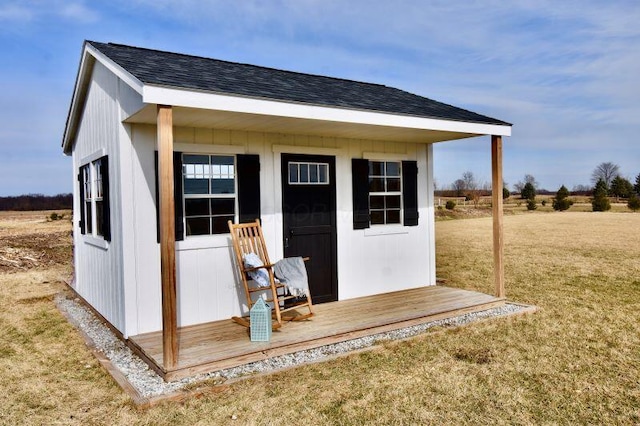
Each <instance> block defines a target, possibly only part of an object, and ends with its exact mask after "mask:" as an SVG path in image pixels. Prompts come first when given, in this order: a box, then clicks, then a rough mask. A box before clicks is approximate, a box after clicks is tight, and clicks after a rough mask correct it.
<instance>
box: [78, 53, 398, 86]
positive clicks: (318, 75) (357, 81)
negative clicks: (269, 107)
mask: <svg viewBox="0 0 640 426" xmlns="http://www.w3.org/2000/svg"><path fill="white" fill-rule="evenodd" d="M87 43H90V44H101V45H105V44H106V45H107V46H117V47H126V48H129V49H138V50H146V51H148V52H158V53H164V54H168V55H175V56H183V57H185V56H186V57H190V58H196V59H205V60H207V61H216V62H224V63H226V64H232V65H240V66H243V67H250V68H260V69H265V70H271V71H277V72H282V73H287V74H297V75H305V76H309V77H317V78H324V79H331V80H338V81H346V82H349V83H357V84H366V85H369V86H378V87H386V88H388V89H396V90H401V89H397V88H395V87H392V86H387V85H385V84H380V83H371V82H368V81H361V80H353V79H350V78H342V77H333V76H329V75H322V74H312V73H308V72H300V71H292V70H285V69H282V68H274V67H267V66H264V65H255V64H248V63H245V62H235V61H228V60H226V59H218V58H211V57H207V56H201V55H195V54H191V53H178V52H171V51H169V50H161V49H151V48H148V47H140V46H132V45H129V44H122V43H113V42H107V43H103V42H100V41H93V40H87ZM407 93H409V92H407Z"/></svg>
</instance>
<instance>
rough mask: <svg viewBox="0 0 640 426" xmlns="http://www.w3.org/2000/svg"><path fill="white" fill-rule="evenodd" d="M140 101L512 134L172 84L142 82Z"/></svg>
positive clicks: (505, 126)
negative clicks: (162, 84) (213, 91)
mask: <svg viewBox="0 0 640 426" xmlns="http://www.w3.org/2000/svg"><path fill="white" fill-rule="evenodd" d="M142 101H143V102H144V103H146V104H157V105H172V106H176V107H185V108H198V109H210V110H218V111H230V112H239V113H247V114H260V115H272V116H279V117H288V118H301V119H311V120H323V121H335V122H344V123H353V124H370V125H381V126H391V127H404V128H408V129H424V130H437V131H446V132H460V133H467V134H470V135H496V136H511V127H512V126H511V124H509V123H500V124H498V123H495V124H490V123H478V122H471V121H461V120H451V119H442V118H431V117H420V116H413V115H403V114H392V113H387V112H380V111H373V110H362V109H349V108H340V107H329V106H325V105H313V104H307V103H301V102H291V101H280V100H275V99H265V98H252V97H246V96H238V95H230V94H224V93H212V92H208V91H203V90H195V89H184V88H178V87H174V86H161V85H153V84H145V85H144V86H143V88H142Z"/></svg>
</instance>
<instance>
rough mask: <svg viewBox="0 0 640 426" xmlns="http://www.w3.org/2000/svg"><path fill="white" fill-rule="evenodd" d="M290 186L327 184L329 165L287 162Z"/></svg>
mask: <svg viewBox="0 0 640 426" xmlns="http://www.w3.org/2000/svg"><path fill="white" fill-rule="evenodd" d="M289 184H290V185H327V184H329V165H328V164H327V163H313V162H309V163H307V162H299V161H292V162H289Z"/></svg>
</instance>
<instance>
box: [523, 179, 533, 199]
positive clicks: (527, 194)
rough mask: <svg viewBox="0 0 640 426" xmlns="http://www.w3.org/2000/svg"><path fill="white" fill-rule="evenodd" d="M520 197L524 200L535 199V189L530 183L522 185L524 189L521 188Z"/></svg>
mask: <svg viewBox="0 0 640 426" xmlns="http://www.w3.org/2000/svg"><path fill="white" fill-rule="evenodd" d="M521 197H522V198H523V199H525V200H535V199H536V188H535V187H534V186H533V184H532V183H531V182H527V183H525V184H524V187H523V188H522V194H521Z"/></svg>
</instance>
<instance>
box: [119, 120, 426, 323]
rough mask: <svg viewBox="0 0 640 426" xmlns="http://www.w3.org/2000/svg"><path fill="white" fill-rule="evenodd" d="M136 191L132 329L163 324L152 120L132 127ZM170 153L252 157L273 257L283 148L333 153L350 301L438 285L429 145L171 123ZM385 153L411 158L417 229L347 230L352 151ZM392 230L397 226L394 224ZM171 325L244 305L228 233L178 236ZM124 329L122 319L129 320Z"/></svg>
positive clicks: (344, 289)
mask: <svg viewBox="0 0 640 426" xmlns="http://www.w3.org/2000/svg"><path fill="white" fill-rule="evenodd" d="M131 134H132V138H133V156H132V157H133V173H132V176H133V192H134V197H133V198H134V200H135V206H134V208H133V209H132V211H133V215H134V225H133V228H134V230H135V250H134V252H135V254H134V257H135V259H136V272H135V277H136V280H135V285H136V292H135V293H136V298H137V299H136V300H137V302H136V303H137V313H138V317H137V320H136V324H135V325H132V328H131V329H130V333H131V334H138V333H145V332H149V331H155V330H159V329H161V326H162V320H161V296H160V263H159V245H158V244H157V242H156V224H155V202H154V199H155V178H154V154H153V152H154V150H155V127H154V126H145V125H135V126H134V127H133V129H132V132H131ZM174 143H175V147H176V150H181V151H185V152H189V151H190V150H191V151H194V150H197V151H200V150H203V149H204V150H207V151H210V152H211V153H250V154H259V155H260V163H261V172H260V179H261V193H262V195H261V203H262V205H261V210H262V222H263V228H264V232H265V237H266V239H267V245H268V249H269V254H270V257H271V260H272V261H274V260H277V259H279V258H281V257H282V253H283V247H282V214H281V200H282V198H281V178H280V153H282V152H299V153H307V154H330V155H335V156H336V179H337V195H336V197H337V232H338V294H339V298H340V299H348V298H353V297H359V296H364V295H369V294H376V293H384V292H389V291H395V290H401V289H406V288H414V287H420V286H424V285H432V284H435V270H434V259H435V256H434V246H433V241H434V239H433V235H432V232H433V210H432V207H430V206H429V202H430V200H431V199H432V191H433V185H432V183H431V182H432V178H431V173H430V172H428V170H427V169H428V167H427V166H428V165H429V164H431V158H430V155H431V147H430V146H428V145H422V144H413V143H404V142H380V141H367V140H350V139H339V138H333V137H328V138H323V137H317V136H305V135H286V134H271V133H266V134H265V133H253V132H251V133H250V132H244V131H231V130H222V129H195V128H176V129H174ZM371 156H373V157H376V156H380V157H379V158H383V157H384V158H389V159H398V160H402V159H405V160H415V161H417V162H418V169H419V173H418V179H419V184H418V190H419V197H418V199H419V213H420V221H419V223H420V224H419V226H414V227H399V233H385V232H377V231H380V228H377V229H374V228H371V229H368V230H353V225H352V199H351V158H369V157H371ZM396 229H398V228H396ZM176 259H177V275H178V277H177V281H178V282H177V285H178V324H179V325H180V326H186V325H191V324H197V323H201V322H206V321H214V320H219V319H227V318H230V317H231V316H232V315H237V314H240V313H241V311H242V310H243V300H244V294H243V290H242V289H241V287H240V285H241V284H239V283H238V281H237V279H236V277H235V267H234V265H233V263H232V259H233V257H232V249H231V247H230V241H229V237H228V236H226V235H218V236H211V237H192V238H187V239H186V240H185V241H181V242H178V243H177V256H176ZM128 327H129V326H128Z"/></svg>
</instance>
